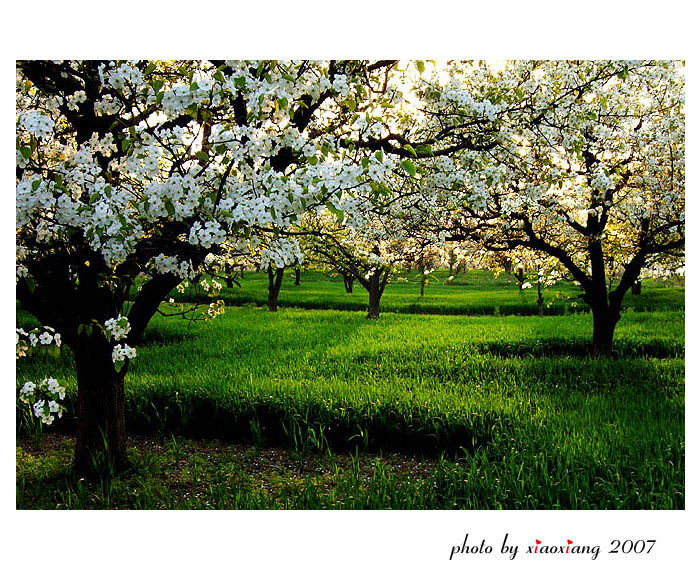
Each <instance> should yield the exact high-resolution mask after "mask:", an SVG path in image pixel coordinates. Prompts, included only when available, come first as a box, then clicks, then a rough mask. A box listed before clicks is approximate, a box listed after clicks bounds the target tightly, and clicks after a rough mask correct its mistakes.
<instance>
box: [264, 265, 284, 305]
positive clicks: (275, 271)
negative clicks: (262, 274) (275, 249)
mask: <svg viewBox="0 0 700 581" xmlns="http://www.w3.org/2000/svg"><path fill="white" fill-rule="evenodd" d="M283 276H284V268H273V267H272V266H269V267H268V268H267V281H268V286H267V291H268V292H267V310H268V311H271V312H273V313H274V312H277V297H278V296H279V294H280V288H281V287H282V277H283Z"/></svg>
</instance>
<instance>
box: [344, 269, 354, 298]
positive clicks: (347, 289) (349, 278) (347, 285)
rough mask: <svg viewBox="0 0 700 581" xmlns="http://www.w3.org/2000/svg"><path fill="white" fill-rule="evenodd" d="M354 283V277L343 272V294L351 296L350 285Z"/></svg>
mask: <svg viewBox="0 0 700 581" xmlns="http://www.w3.org/2000/svg"><path fill="white" fill-rule="evenodd" d="M354 283H355V277H354V275H352V274H350V273H349V272H344V273H343V284H344V285H345V292H346V293H348V294H352V285H353V284H354Z"/></svg>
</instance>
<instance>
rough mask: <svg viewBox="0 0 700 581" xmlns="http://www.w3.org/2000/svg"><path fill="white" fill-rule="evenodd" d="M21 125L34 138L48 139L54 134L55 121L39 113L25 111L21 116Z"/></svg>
mask: <svg viewBox="0 0 700 581" xmlns="http://www.w3.org/2000/svg"><path fill="white" fill-rule="evenodd" d="M19 122H20V125H21V126H22V127H23V128H24V129H26V130H27V131H29V133H31V134H32V135H34V137H39V138H41V137H48V136H49V135H51V133H52V132H53V128H54V121H53V119H51V117H49V116H48V115H44V114H43V113H40V112H39V111H25V112H24V113H22V114H21V115H20V118H19Z"/></svg>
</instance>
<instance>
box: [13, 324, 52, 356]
mask: <svg viewBox="0 0 700 581" xmlns="http://www.w3.org/2000/svg"><path fill="white" fill-rule="evenodd" d="M15 343H16V357H17V359H19V358H20V357H24V356H25V355H27V352H28V351H29V348H30V347H48V346H49V345H51V344H52V343H53V344H54V345H55V346H56V347H60V346H61V334H60V333H56V331H55V329H53V328H52V327H44V328H43V329H40V328H37V329H33V330H32V331H25V330H24V329H15Z"/></svg>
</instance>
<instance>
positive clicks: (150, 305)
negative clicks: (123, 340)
mask: <svg viewBox="0 0 700 581" xmlns="http://www.w3.org/2000/svg"><path fill="white" fill-rule="evenodd" d="M180 281H181V279H180V278H179V277H177V276H175V275H173V274H161V275H157V276H155V277H153V278H152V279H151V280H149V281H148V282H146V283H145V284H144V285H143V287H142V288H141V291H140V292H139V293H138V295H137V296H136V298H135V300H134V304H133V306H132V307H131V310H130V311H129V316H128V318H129V323H130V324H131V332H130V333H129V339H128V341H129V344H130V345H131V346H135V345H138V344H139V343H140V342H141V339H143V333H144V331H145V330H146V326H147V325H148V322H149V321H150V320H151V318H152V317H153V315H155V314H156V311H158V307H159V306H160V303H161V302H163V301H164V300H165V299H166V297H167V296H168V295H169V294H170V293H171V292H172V290H173V289H174V288H175V287H176V286H177V285H178V284H179V283H180Z"/></svg>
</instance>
